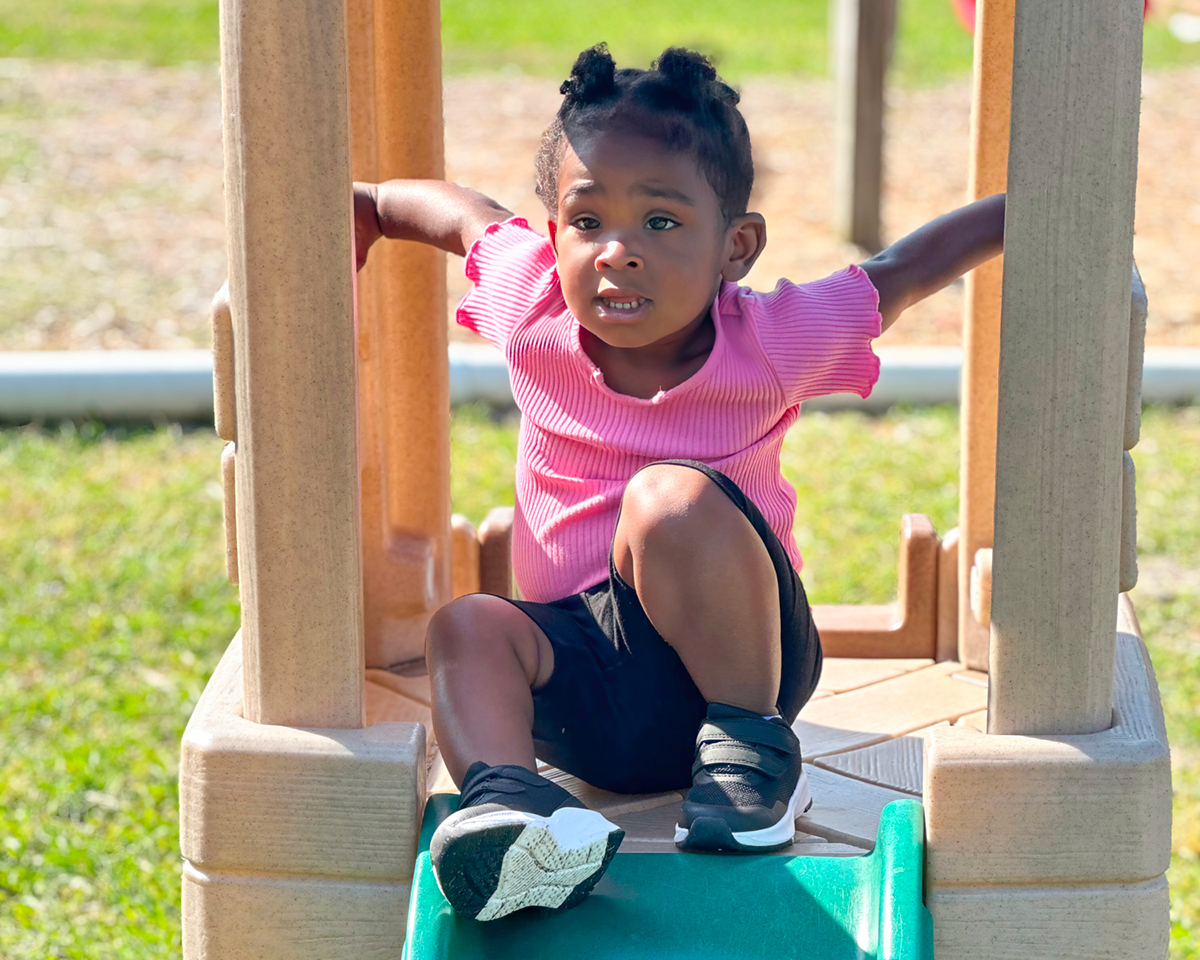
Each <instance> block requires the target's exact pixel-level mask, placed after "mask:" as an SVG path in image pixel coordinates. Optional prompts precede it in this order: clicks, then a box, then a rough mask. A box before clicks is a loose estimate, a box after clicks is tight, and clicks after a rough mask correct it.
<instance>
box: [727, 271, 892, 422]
mask: <svg viewBox="0 0 1200 960" xmlns="http://www.w3.org/2000/svg"><path fill="white" fill-rule="evenodd" d="M747 296H749V297H751V298H754V300H755V302H754V303H753V305H752V306H751V305H748V306H751V309H752V310H753V312H754V313H755V314H757V317H756V319H757V321H758V323H757V326H758V335H759V339H760V340H761V342H762V345H763V349H764V350H765V351H766V353H767V357H768V358H769V360H770V362H771V364H772V365H773V366H774V368H775V373H776V375H777V376H778V378H779V383H780V386H782V388H783V392H784V395H785V397H786V398H787V403H788V405H789V406H790V405H792V404H796V403H799V402H800V401H802V400H806V399H808V398H810V397H820V396H824V395H826V394H830V393H857V394H858V395H859V396H860V397H865V396H867V395H868V394H870V392H871V388H872V387H874V386H875V381H876V380H878V379H879V358H878V357H877V356H876V355H875V352H874V351H873V350H872V349H871V341H872V340H873V339H874V338H875V337H878V336H879V327H880V316H879V293H878V291H876V289H875V286H874V284H872V283H871V280H870V278H869V277H868V276H867V274H866V271H864V270H863V269H862V267H859V266H850V267H847V268H845V269H844V270H839V271H838V272H837V273H835V274H832V275H831V276H828V277H826V278H825V279H824V280H817V281H815V282H813V283H804V284H795V283H791V282H789V281H787V280H780V281H779V283H778V285H777V286H776V287H775V289H774V290H773V291H772V292H771V293H766V294H759V293H753V292H747Z"/></svg>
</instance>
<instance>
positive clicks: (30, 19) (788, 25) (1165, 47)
mask: <svg viewBox="0 0 1200 960" xmlns="http://www.w3.org/2000/svg"><path fill="white" fill-rule="evenodd" d="M828 6H829V5H828V0H758V2H756V3H755V4H754V7H753V14H752V15H750V13H749V12H748V11H747V10H741V9H732V8H731V7H730V6H729V4H727V3H724V2H716V0H611V2H609V3H606V4H597V3H592V2H588V0H519V2H517V0H507V2H506V0H445V2H444V3H443V7H442V25H443V26H442V30H443V37H444V41H445V62H446V66H447V69H448V70H450V71H451V72H466V71H473V70H495V69H504V68H510V69H511V68H516V69H519V70H521V71H523V72H525V73H531V74H536V75H544V76H547V77H560V76H562V75H563V74H564V73H565V71H566V69H567V67H569V65H570V63H571V61H572V60H573V59H574V57H575V55H576V54H577V53H578V52H579V50H581V49H582V48H584V47H586V46H590V45H591V44H593V43H596V42H597V41H600V40H606V41H608V42H609V43H610V44H611V46H612V49H613V52H614V54H615V55H616V56H617V57H618V59H619V60H620V61H621V62H624V63H629V64H633V65H645V64H646V63H648V62H649V61H650V59H651V58H652V57H654V56H655V55H656V54H658V53H659V52H660V51H661V50H662V49H663V48H664V47H666V46H669V45H672V44H681V43H682V44H689V45H692V46H696V47H698V48H700V49H702V50H704V51H706V52H708V53H710V54H712V55H714V56H715V57H716V58H717V61H718V63H719V64H720V66H721V69H722V71H723V73H724V74H725V75H726V76H728V77H730V78H732V79H740V78H742V77H746V76H749V75H751V74H762V73H771V74H799V75H813V74H821V73H824V72H825V70H826V61H825V50H826V40H827V34H828V25H827V21H828ZM899 10H900V22H899V25H898V36H897V44H896V58H895V64H894V73H893V77H894V80H895V82H897V83H900V84H902V85H912V84H934V83H939V82H942V81H944V80H946V79H947V78H949V77H952V76H955V75H958V74H961V73H965V72H966V71H968V70H970V67H971V55H972V54H971V49H972V48H971V39H970V37H969V35H968V34H967V33H966V31H964V30H963V29H962V27H961V26H960V25H959V23H958V21H957V19H956V17H955V15H954V12H953V10H952V8H951V4H950V0H903V2H901V3H900V5H899ZM681 25H682V26H681ZM4 56H10V57H45V58H55V59H68V60H70V59H97V58H104V59H121V60H140V61H144V62H147V63H152V64H176V63H182V62H185V61H191V60H215V59H217V56H218V49H217V3H216V0H41V2H38V3H29V2H27V0H0V57H4ZM1145 56H1146V65H1147V66H1148V67H1152V68H1155V67H1166V66H1176V65H1182V64H1196V63H1200V44H1193V45H1190V46H1189V45H1187V44H1183V43H1181V42H1179V41H1178V40H1176V39H1174V38H1173V37H1172V36H1171V35H1170V34H1169V33H1168V32H1167V28H1166V24H1165V22H1163V20H1162V19H1156V18H1152V19H1151V21H1150V23H1149V24H1148V26H1147V28H1146V48H1145Z"/></svg>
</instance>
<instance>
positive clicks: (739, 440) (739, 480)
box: [458, 217, 880, 602]
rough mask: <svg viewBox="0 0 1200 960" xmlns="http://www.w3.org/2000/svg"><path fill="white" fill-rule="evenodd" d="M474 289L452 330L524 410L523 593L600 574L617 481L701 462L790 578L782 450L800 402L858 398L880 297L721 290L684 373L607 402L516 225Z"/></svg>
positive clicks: (790, 512) (531, 235)
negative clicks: (498, 367) (760, 528)
mask: <svg viewBox="0 0 1200 960" xmlns="http://www.w3.org/2000/svg"><path fill="white" fill-rule="evenodd" d="M466 273H467V277H468V278H469V279H470V280H471V281H472V282H473V283H474V284H475V287H474V289H473V290H472V291H471V293H469V294H468V295H467V297H466V298H465V299H464V300H463V302H462V304H461V305H460V306H459V308H458V322H459V323H461V324H462V325H463V326H465V327H467V328H468V329H470V330H473V331H475V332H476V333H478V334H480V335H481V336H483V337H484V338H486V339H487V340H490V341H491V342H492V343H494V344H496V345H497V346H498V347H500V348H501V349H502V350H503V351H504V354H505V357H506V359H507V361H508V368H509V375H510V377H511V379H512V388H513V395H514V397H515V398H516V401H517V406H518V407H519V408H520V410H521V413H522V417H521V432H520V439H519V441H518V449H517V503H516V519H515V522H514V528H513V566H514V570H515V574H516V579H517V584H518V586H519V587H520V590H521V596H522V597H524V598H525V599H526V600H535V601H540V602H548V601H550V600H557V599H560V598H562V597H566V596H570V595H571V594H574V593H578V592H580V591H581V590H585V589H587V588H588V587H590V586H592V585H594V584H596V583H599V582H600V581H601V580H604V579H606V578H607V577H608V554H609V549H610V546H611V543H612V536H613V532H614V530H615V529H616V523H617V513H618V508H619V507H620V504H621V494H622V491H624V489H625V484H626V483H627V482H628V481H629V478H630V477H632V476H633V474H634V473H636V472H637V470H638V469H640V468H641V467H643V466H645V465H646V464H647V463H650V462H652V461H654V460H666V459H679V458H687V459H691V460H700V461H703V462H704V463H707V464H709V465H710V466H712V467H713V468H715V469H717V470H720V471H721V472H722V473H724V474H725V475H726V476H728V477H729V478H730V479H732V480H733V481H734V482H735V483H736V484H737V485H738V486H739V487H741V489H742V490H743V491H744V492H745V494H746V495H747V496H748V497H749V498H750V499H751V500H752V501H753V502H754V504H755V505H756V506H757V507H758V509H759V510H761V511H762V514H763V516H764V517H765V518H766V520H767V522H768V523H769V524H770V525H771V529H772V530H774V531H775V533H776V534H777V535H778V537H779V539H780V541H782V543H783V545H784V547H785V549H786V550H787V552H788V556H789V557H790V558H791V560H792V563H793V564H794V565H795V567H796V569H797V570H799V569H800V566H801V558H800V551H799V550H798V549H797V547H796V540H795V537H794V536H793V535H792V524H793V523H794V522H795V511H796V492H795V490H794V489H793V488H792V486H791V484H789V483H788V482H787V481H786V480H784V478H783V474H782V473H781V472H780V468H779V451H780V447H781V446H782V444H783V438H784V434H785V433H786V432H787V429H788V427H790V426H791V425H792V423H794V422H795V420H796V416H797V414H798V413H799V411H800V401H802V400H804V399H806V398H808V397H815V396H820V395H823V394H828V393H842V392H853V393H857V394H859V395H860V396H864V397H865V396H866V395H867V394H869V393H870V392H871V387H872V386H874V384H875V381H876V379H878V377H879V360H878V358H877V357H876V356H875V354H874V353H873V352H872V350H871V339H872V338H873V337H877V336H879V322H880V321H879V312H878V303H879V296H878V294H877V293H876V291H875V288H874V286H872V284H871V281H870V280H869V279H868V278H867V275H866V273H864V272H863V270H862V269H861V268H860V267H857V266H852V267H848V268H846V269H845V270H841V271H839V272H838V273H835V274H833V275H832V276H830V277H827V278H826V279H824V280H818V281H816V282H815V283H806V284H801V285H797V284H793V283H789V282H788V281H786V280H781V281H779V284H778V285H777V286H776V288H775V289H774V290H773V291H772V292H771V293H758V292H755V291H753V290H750V289H747V288H745V287H738V286H736V285H735V284H732V283H728V282H725V283H722V285H721V289H720V292H719V294H718V295H717V300H716V302H715V303H714V304H713V324H714V326H715V328H716V340H715V342H714V344H713V348H712V353H711V354H710V355H709V357H708V359H707V360H706V361H705V363H704V366H703V367H701V368H700V370H699V371H697V372H696V373H695V374H694V375H693V376H691V377H690V378H689V379H687V380H685V381H684V382H683V383H681V384H679V385H678V386H677V387H673V388H672V389H670V390H667V391H664V392H660V393H659V394H658V395H657V396H654V397H651V398H650V399H648V400H644V399H640V398H638V397H630V396H626V395H624V394H620V393H617V392H615V391H613V390H611V389H609V387H608V386H606V385H605V383H604V376H603V374H601V372H600V370H599V369H597V368H596V365H595V364H594V363H592V361H591V359H590V358H589V357H588V355H587V354H586V353H584V351H583V348H582V347H581V346H580V342H579V322H578V321H577V320H576V319H575V318H574V316H572V315H571V313H570V311H569V310H568V309H567V305H566V302H565V301H564V300H563V295H562V288H561V287H560V285H559V280H558V272H557V269H556V267H555V259H554V250H553V248H552V247H551V246H550V241H549V240H547V239H546V238H545V237H543V236H542V235H541V234H539V233H537V232H535V231H534V230H532V229H530V227H529V224H528V223H526V221H525V220H523V219H521V218H519V217H514V218H513V219H511V220H508V221H506V222H504V223H496V224H492V225H491V226H490V227H488V229H487V232H486V233H485V235H484V236H483V237H482V238H481V239H480V240H479V241H478V242H476V243H475V244H474V246H472V247H471V250H470V252H469V253H468V254H467V261H466Z"/></svg>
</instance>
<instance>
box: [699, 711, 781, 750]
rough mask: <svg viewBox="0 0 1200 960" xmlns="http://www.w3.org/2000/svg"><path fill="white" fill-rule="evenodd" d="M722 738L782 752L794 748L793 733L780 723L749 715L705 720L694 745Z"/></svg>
mask: <svg viewBox="0 0 1200 960" xmlns="http://www.w3.org/2000/svg"><path fill="white" fill-rule="evenodd" d="M723 740H738V741H741V742H742V743H754V744H758V745H759V746H763V747H771V748H773V749H775V750H781V751H783V752H784V753H792V752H793V751H794V750H795V749H796V738H795V734H793V733H792V731H791V729H790V728H788V727H786V726H784V725H783V724H782V723H772V722H771V721H770V720H755V719H753V718H751V717H725V718H722V719H720V720H705V721H704V723H703V725H702V726H701V727H700V733H699V735H698V736H697V737H696V746H697V747H701V746H703V745H704V744H706V743H719V742H721V741H723Z"/></svg>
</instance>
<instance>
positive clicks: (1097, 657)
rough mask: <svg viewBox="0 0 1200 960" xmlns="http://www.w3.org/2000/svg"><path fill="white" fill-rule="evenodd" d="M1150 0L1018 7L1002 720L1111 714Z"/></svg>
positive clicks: (1000, 445)
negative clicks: (1145, 18)
mask: <svg viewBox="0 0 1200 960" xmlns="http://www.w3.org/2000/svg"><path fill="white" fill-rule="evenodd" d="M1141 44H1142V18H1141V8H1140V5H1139V4H1138V3H1137V2H1136V0H1022V2H1021V4H1020V5H1018V7H1017V10H1016V32H1015V39H1014V53H1015V55H1014V61H1013V62H1014V71H1013V85H1012V88H1013V95H1012V131H1011V136H1010V154H1009V166H1008V211H1007V221H1006V230H1005V250H1006V262H1005V273H1004V305H1003V320H1002V323H1001V348H1000V403H999V408H998V414H999V420H998V429H997V444H996V513H995V535H994V549H993V572H992V625H991V684H990V695H989V704H988V732H989V733H1000V734H1030V735H1054V734H1076V733H1079V734H1082V733H1094V732H1097V731H1100V730H1104V729H1107V728H1108V727H1109V726H1110V725H1111V723H1112V683H1113V657H1114V650H1115V646H1114V645H1115V637H1116V615H1117V586H1118V568H1119V563H1118V561H1119V552H1120V542H1121V453H1122V447H1123V440H1124V426H1125V424H1124V420H1125V392H1126V381H1127V377H1128V369H1127V368H1128V359H1129V355H1128V350H1129V304H1130V292H1131V279H1130V263H1131V262H1132V257H1133V213H1134V186H1135V183H1136V174H1137V133H1138V111H1139V106H1140V102H1139V101H1140V91H1141Z"/></svg>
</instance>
